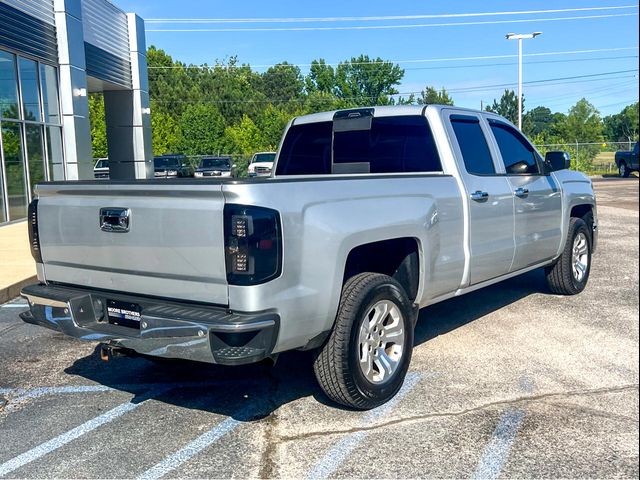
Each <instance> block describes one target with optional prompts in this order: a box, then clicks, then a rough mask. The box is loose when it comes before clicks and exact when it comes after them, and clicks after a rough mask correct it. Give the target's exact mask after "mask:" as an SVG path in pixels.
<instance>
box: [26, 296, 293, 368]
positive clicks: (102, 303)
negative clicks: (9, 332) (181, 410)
mask: <svg viewBox="0 0 640 480" xmlns="http://www.w3.org/2000/svg"><path fill="white" fill-rule="evenodd" d="M21 294H22V296H23V297H25V298H26V299H27V300H28V301H29V306H30V309H29V311H27V312H24V313H22V314H21V315H20V317H21V318H22V320H23V321H25V322H26V323H31V324H34V325H40V326H43V327H47V328H50V329H52V330H56V331H58V332H61V333H64V334H65V335H68V336H71V337H75V338H78V339H80V340H86V341H94V342H102V343H108V344H109V345H113V346H117V347H123V348H128V349H131V350H134V351H136V352H138V353H141V354H144V355H152V356H157V357H165V358H183V359H188V360H196V361H200V362H207V363H218V364H223V365H239V364H244V363H253V362H257V361H260V360H262V359H264V358H267V357H269V356H270V355H271V352H272V351H273V347H274V345H275V343H276V340H277V336H278V328H279V324H280V319H279V316H278V315H277V314H276V313H274V312H269V311H267V312H257V313H247V314H244V313H235V312H231V311H229V310H228V309H225V308H224V307H210V306H201V305H191V304H184V303H180V302H174V301H168V300H158V299H150V298H146V297H137V296H131V295H126V294H121V293H111V292H104V291H96V290H89V289H80V288H75V287H74V288H70V287H61V286H51V285H42V284H39V285H30V286H28V287H25V288H23V289H22V292H21ZM107 300H116V301H120V302H129V303H132V304H136V305H139V306H140V308H141V315H140V328H131V327H125V326H120V325H114V324H112V323H109V319H108V315H107V311H106V305H107Z"/></svg>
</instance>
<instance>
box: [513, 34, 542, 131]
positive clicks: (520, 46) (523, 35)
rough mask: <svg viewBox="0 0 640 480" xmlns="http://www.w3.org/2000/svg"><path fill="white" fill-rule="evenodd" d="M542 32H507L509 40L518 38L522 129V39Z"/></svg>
mask: <svg viewBox="0 0 640 480" xmlns="http://www.w3.org/2000/svg"><path fill="white" fill-rule="evenodd" d="M538 35H542V32H533V33H507V34H506V35H505V38H506V39H507V40H518V128H519V129H520V130H522V40H527V39H529V38H536V37H537V36H538Z"/></svg>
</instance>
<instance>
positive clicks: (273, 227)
mask: <svg viewBox="0 0 640 480" xmlns="http://www.w3.org/2000/svg"><path fill="white" fill-rule="evenodd" d="M224 238H225V262H226V267H227V281H228V282H229V284H231V285H257V284H260V283H265V282H268V281H269V280H272V279H274V278H276V277H277V276H279V275H280V272H281V269H282V234H281V231H280V215H279V214H278V212H277V211H275V210H271V209H269V208H262V207H251V206H246V205H236V204H227V205H225V207H224Z"/></svg>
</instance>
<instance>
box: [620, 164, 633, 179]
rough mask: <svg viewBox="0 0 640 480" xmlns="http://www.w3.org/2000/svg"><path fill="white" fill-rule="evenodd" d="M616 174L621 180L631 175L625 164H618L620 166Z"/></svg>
mask: <svg viewBox="0 0 640 480" xmlns="http://www.w3.org/2000/svg"><path fill="white" fill-rule="evenodd" d="M618 174H619V175H620V176H621V177H622V178H629V175H630V174H631V170H629V168H628V167H627V164H626V163H624V162H620V166H619V167H618Z"/></svg>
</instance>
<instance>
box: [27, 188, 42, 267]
mask: <svg viewBox="0 0 640 480" xmlns="http://www.w3.org/2000/svg"><path fill="white" fill-rule="evenodd" d="M27 218H28V223H29V246H30V247H31V256H32V257H33V259H34V260H35V261H36V263H42V252H41V251H40V235H39V234H38V199H37V198H36V199H35V200H33V201H32V202H31V203H30V204H29V211H28V217H27Z"/></svg>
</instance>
